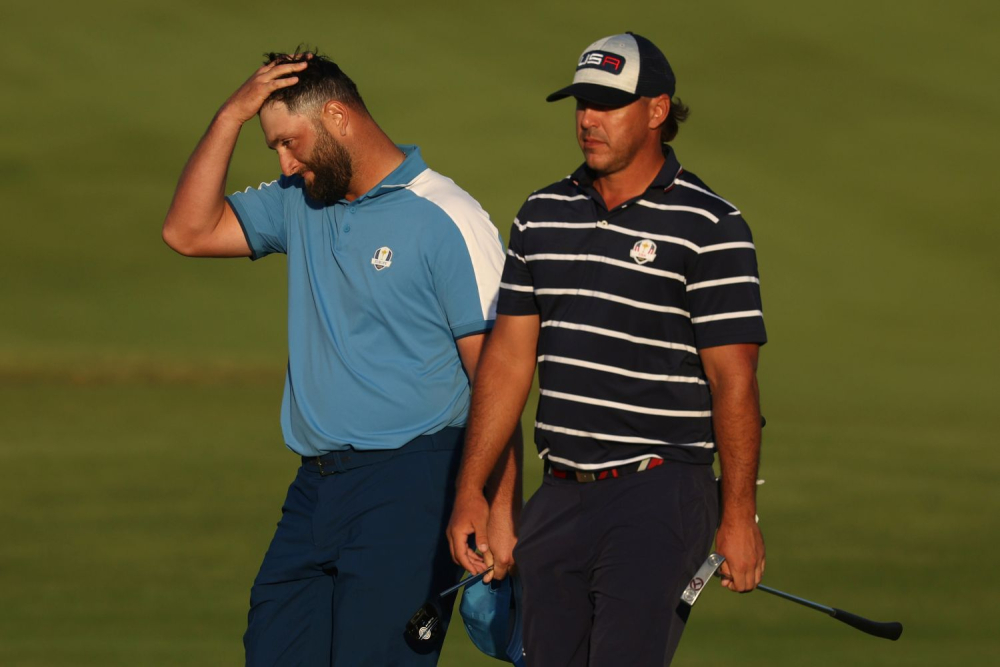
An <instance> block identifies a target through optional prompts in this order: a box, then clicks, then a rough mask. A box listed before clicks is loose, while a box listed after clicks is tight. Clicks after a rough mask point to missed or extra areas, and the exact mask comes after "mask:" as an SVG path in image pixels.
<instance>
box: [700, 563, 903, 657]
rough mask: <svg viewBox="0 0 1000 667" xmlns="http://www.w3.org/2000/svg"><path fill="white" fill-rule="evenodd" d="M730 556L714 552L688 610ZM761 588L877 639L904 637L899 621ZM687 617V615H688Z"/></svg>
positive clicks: (717, 575)
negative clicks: (872, 618)
mask: <svg viewBox="0 0 1000 667" xmlns="http://www.w3.org/2000/svg"><path fill="white" fill-rule="evenodd" d="M725 560H726V557H725V556H723V555H722V554H718V553H712V554H709V556H708V558H707V559H706V560H705V562H704V563H703V564H702V566H701V567H700V568H698V572H696V573H695V576H694V578H693V579H692V580H691V583H689V584H688V586H687V588H685V589H684V592H683V593H682V594H681V603H682V605H686V606H687V609H688V610H690V608H691V607H693V606H694V603H695V602H697V601H698V597H699V596H700V595H701V591H702V590H704V588H705V582H707V581H708V580H709V579H710V578H711V577H713V576H716V577H721V576H722V574H721V573H720V572H719V567H721V566H722V563H723V562H725ZM757 588H758V589H759V590H762V591H764V592H765V593H770V594H771V595H775V596H777V597H779V598H784V599H785V600H790V601H792V602H795V603H797V604H800V605H802V606H804V607H809V608H810V609H815V610H816V611H821V612H823V613H824V614H826V615H827V616H830V617H831V618H835V619H836V620H838V621H840V622H841V623H846V624H847V625H849V626H851V627H852V628H854V629H856V630H860V631H861V632H865V633H867V634H869V635H873V636H875V637H881V638H882V639H888V640H891V641H896V640H897V639H899V637H900V635H902V634H903V624H902V623H898V622H896V621H892V622H889V623H882V622H879V621H872V620H870V619H867V618H864V617H863V616H858V615H857V614H852V613H851V612H849V611H844V610H843V609H837V608H836V607H828V606H826V605H824V604H819V603H818V602H813V601H812V600H806V599H805V598H800V597H798V596H797V595H792V594H790V593H786V592H784V591H779V590H777V589H776V588H771V587H770V586H764V585H763V584H758V585H757ZM684 616H685V618H686V613H684Z"/></svg>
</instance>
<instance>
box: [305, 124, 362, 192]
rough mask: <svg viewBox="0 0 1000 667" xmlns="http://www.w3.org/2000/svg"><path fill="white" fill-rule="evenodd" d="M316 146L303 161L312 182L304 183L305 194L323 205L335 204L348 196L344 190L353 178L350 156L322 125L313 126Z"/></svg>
mask: <svg viewBox="0 0 1000 667" xmlns="http://www.w3.org/2000/svg"><path fill="white" fill-rule="evenodd" d="M315 127H316V143H315V144H314V145H313V151H312V155H310V156H309V159H308V160H305V161H303V163H302V164H303V166H304V167H305V169H306V170H307V171H311V172H312V174H313V178H312V180H311V181H309V180H306V182H305V189H306V194H307V195H309V198H310V199H313V200H315V201H318V202H322V203H323V204H326V205H330V204H335V203H337V202H338V201H340V200H341V199H343V198H344V197H345V196H346V195H347V189H348V187H349V186H350V184H351V178H352V177H353V176H354V165H353V163H352V161H351V155H350V153H348V152H347V149H345V148H344V147H343V146H341V145H340V143H339V142H338V141H337V140H336V139H334V138H333V135H331V134H330V133H329V132H327V130H326V128H325V127H323V125H322V123H315Z"/></svg>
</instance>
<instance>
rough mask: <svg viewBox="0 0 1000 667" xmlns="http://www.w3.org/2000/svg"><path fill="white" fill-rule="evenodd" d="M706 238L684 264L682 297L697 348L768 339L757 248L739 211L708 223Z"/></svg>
mask: <svg viewBox="0 0 1000 667" xmlns="http://www.w3.org/2000/svg"><path fill="white" fill-rule="evenodd" d="M709 229H710V232H709V234H710V236H709V237H708V239H707V242H705V243H703V245H701V247H700V248H699V249H698V252H697V255H696V257H695V258H694V260H693V261H692V262H690V263H689V265H688V271H687V276H686V279H687V285H686V292H687V301H688V307H689V310H690V313H691V323H692V325H693V326H694V333H695V344H696V346H697V347H698V348H699V349H700V348H706V347H715V346H718V345H734V344H738V343H757V344H759V345H763V344H764V343H766V342H767V333H766V332H765V330H764V313H763V307H762V305H761V298H760V277H759V275H758V272H757V252H756V248H755V246H754V243H753V236H752V235H751V233H750V227H749V226H748V225H747V223H746V222H745V221H744V220H743V217H742V216H740V215H738V214H731V215H726V216H722V217H721V218H720V219H719V222H717V223H714V224H712V225H711V226H710V228H709Z"/></svg>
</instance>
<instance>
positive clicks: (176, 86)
mask: <svg viewBox="0 0 1000 667" xmlns="http://www.w3.org/2000/svg"><path fill="white" fill-rule="evenodd" d="M627 29H631V30H635V31H637V32H640V33H642V34H645V35H646V36H648V37H650V38H652V39H653V40H654V41H655V42H657V43H658V44H659V45H660V46H661V47H662V48H663V49H664V50H665V51H666V52H667V54H668V56H669V57H670V59H671V61H672V63H673V65H674V68H675V70H676V72H677V74H678V78H679V86H678V91H679V94H680V95H681V97H682V98H683V99H684V100H685V101H686V102H687V103H688V104H690V105H691V108H692V110H693V113H692V116H691V120H690V121H689V123H688V124H687V125H686V126H684V127H683V128H682V132H681V135H680V137H679V139H678V141H677V142H676V148H677V151H678V153H679V156H680V158H681V160H682V162H683V164H684V165H685V166H686V167H688V168H689V169H691V170H692V171H695V172H696V173H698V174H699V175H700V176H702V177H703V178H704V179H705V180H706V181H708V182H709V183H710V184H711V185H712V186H713V187H714V188H715V189H716V190H717V191H718V192H719V193H721V194H722V195H723V196H725V197H727V198H730V199H732V200H733V201H735V202H736V203H737V204H738V205H739V206H740V207H741V208H742V210H743V211H744V213H745V215H746V218H747V219H748V220H749V222H750V224H751V226H752V228H753V230H754V233H755V237H756V241H757V245H758V252H759V260H760V266H761V275H762V280H763V294H764V301H765V309H766V317H767V323H768V331H769V334H770V343H769V345H768V346H767V347H766V348H765V349H764V351H763V353H762V367H761V372H760V376H761V386H762V395H763V405H764V411H765V414H766V415H767V417H768V421H769V424H768V427H767V429H766V434H765V453H764V460H763V468H762V476H763V477H765V478H766V479H767V484H766V485H765V486H764V487H763V488H762V490H761V492H760V513H761V515H762V526H763V529H764V532H765V536H766V538H767V546H768V573H767V581H768V583H770V584H772V585H774V586H777V587H779V588H785V589H788V590H790V591H793V592H796V593H798V594H800V595H804V596H806V597H811V598H813V599H817V600H820V601H823V602H826V603H828V604H832V605H835V606H840V607H844V608H847V609H849V610H852V611H855V612H857V613H861V614H865V615H868V616H871V617H873V618H875V619H882V620H895V619H898V620H901V621H902V622H903V623H904V624H905V626H906V631H905V633H904V635H903V638H902V640H901V641H900V642H898V643H889V642H885V641H882V640H877V639H874V638H871V637H868V636H866V635H863V634H861V633H858V632H855V631H853V630H851V629H849V628H847V627H846V626H842V625H840V624H838V623H835V622H833V621H831V620H829V619H825V618H823V617H822V616H820V615H819V614H816V613H813V612H809V611H807V610H805V609H802V608H799V607H796V606H794V605H791V604H789V603H786V602H782V601H779V600H776V599H774V598H770V597H768V596H765V595H764V594H761V593H754V594H750V595H747V596H737V595H733V594H729V593H728V592H726V591H723V590H721V589H713V590H710V591H708V592H707V593H706V594H705V595H704V596H703V598H702V601H701V602H700V603H699V607H698V609H697V610H696V613H695V615H694V616H693V618H692V622H691V624H690V626H689V629H688V632H687V635H686V638H685V641H684V643H683V644H682V646H681V649H680V651H679V653H678V656H677V659H676V662H675V664H678V665H692V666H694V665H731V664H740V665H831V666H832V665H941V664H950V663H958V664H973V663H974V664H993V663H995V662H1000V642H998V640H997V638H996V633H995V627H996V621H995V619H994V618H993V614H994V612H995V611H996V610H997V607H998V587H997V585H996V583H995V579H996V577H995V575H994V573H993V570H994V567H993V562H992V561H993V558H994V556H995V554H996V552H997V549H998V547H1000V537H998V531H997V527H998V526H997V523H998V522H997V516H998V514H1000V493H998V491H997V484H998V480H1000V453H998V452H997V451H996V446H997V444H998V438H997V433H998V426H1000V419H998V410H997V409H996V406H995V403H996V402H997V398H998V391H997V389H998V387H997V384H998V383H997V376H998V372H1000V363H998V360H1000V355H998V354H997V335H996V331H997V328H998V326H1000V312H998V310H1000V309H998V286H1000V271H998V262H997V260H996V259H995V253H996V249H997V247H998V241H1000V231H998V225H997V222H998V213H1000V197H998V194H997V192H998V188H997V175H998V171H997V169H996V166H995V164H996V162H995V161H996V155H997V153H998V149H1000V142H998V136H1000V134H998V132H997V119H998V118H1000V94H998V89H997V86H996V83H995V79H996V64H997V62H998V57H1000V47H998V42H997V39H996V35H997V33H998V29H1000V5H998V4H997V3H995V2H991V1H989V0H982V1H980V2H973V1H971V0H956V1H953V2H948V3H945V2H934V1H930V0H920V1H916V2H903V1H901V0H900V1H889V0H868V1H866V2H861V1H858V0H845V1H844V2H839V3H803V2H793V1H791V0H780V1H774V2H767V1H765V2H760V3H748V2H735V1H729V2H696V3H693V2H684V3H680V2H667V1H663V2H635V1H632V0H623V1H621V2H615V3H598V2H590V1H583V0H581V1H579V2H573V3H528V2H521V1H512V2H504V3H495V4H488V3H458V2H454V3H401V2H383V3H367V4H363V3H352V4H351V5H350V6H347V5H346V4H343V3H331V2H323V3H321V2H312V1H308V2H299V3H289V4H286V5H282V4H280V3H265V2H259V1H249V0H246V1H242V2H211V1H209V2H190V1H187V0H181V1H175V2H172V3H162V2H156V3H153V2H124V1H121V2H117V1H114V0H97V1H96V2H93V3H85V4H80V3H68V2H55V3H16V4H14V3H8V4H7V5H5V7H4V10H3V19H2V27H0V37H2V39H0V54H2V60H0V61H2V62H3V70H4V75H3V92H2V95H0V204H2V208H0V211H2V213H0V217H2V227H0V230H2V234H3V240H4V246H5V249H6V251H5V252H4V255H3V258H2V259H0V286H2V287H0V290H2V291H0V295H2V296H0V399H2V400H0V665H26V666H27V665H230V664H238V663H239V662H240V661H241V660H242V646H241V643H240V637H241V633H242V631H243V625H244V618H245V610H246V607H247V597H248V590H249V585H250V582H251V580H252V578H253V575H254V573H255V571H256V567H257V565H258V564H259V560H260V557H261V555H262V553H263V550H264V548H265V546H266V544H267V542H268V540H269V538H270V535H271V531H272V529H273V525H274V522H275V521H276V520H277V518H278V513H279V507H280V503H281V499H282V497H283V493H284V489H285V487H286V485H287V483H288V481H289V480H290V478H291V476H292V473H293V469H294V466H295V463H296V462H295V459H294V457H293V456H292V455H290V454H289V453H288V452H287V451H286V450H285V449H284V447H283V446H282V444H281V441H280V432H279V428H278V422H277V417H278V404H279V400H280V393H281V386H282V372H283V359H284V356H285V352H284V345H285V339H284V328H285V322H284V306H285V281H284V262H283V259H281V258H272V259H268V260H266V261H263V262H260V263H257V264H253V265H251V263H250V262H246V261H207V260H189V259H184V258H181V257H179V256H176V255H174V254H172V253H171V252H170V251H169V250H168V249H167V248H166V247H165V246H164V245H163V244H162V243H161V242H160V239H159V227H160V222H161V220H162V217H163V214H164V212H165V211H166V209H167V206H168V204H169V201H170V197H171V194H172V191H173V186H174V183H175V180H176V178H177V175H178V174H179V172H180V169H181V167H182V166H183V164H184V161H185V159H186V157H187V155H188V154H189V152H190V150H191V149H192V148H193V146H194V144H195V142H196V141H197V139H198V137H199V136H200V134H201V132H202V131H203V130H204V128H205V127H206V125H207V124H208V122H209V119H210V118H211V116H212V114H213V113H214V111H215V110H216V109H217V107H218V106H219V105H220V104H221V103H222V102H223V101H224V100H225V98H226V97H227V96H228V95H229V93H230V92H231V91H232V90H233V89H235V87H236V86H238V85H239V84H240V83H241V82H242V81H243V80H244V79H245V78H246V76H247V75H248V74H249V73H250V72H251V71H252V70H253V69H254V68H255V67H256V65H257V64H258V62H259V59H260V55H261V53H262V52H264V51H267V50H271V49H279V50H280V49H288V48H291V47H294V46H295V45H296V44H297V43H300V42H309V43H312V44H315V45H318V46H319V47H320V48H321V49H322V50H323V51H325V52H326V53H329V54H330V55H332V56H333V57H334V58H335V59H337V60H338V61H339V62H340V63H341V64H342V65H343V66H344V67H345V69H346V70H347V71H348V72H349V73H351V75H352V76H353V77H354V78H355V79H356V80H357V81H358V82H359V85H360V88H361V91H362V93H363V94H364V95H365V97H366V99H367V101H368V103H369V106H370V108H371V109H372V111H373V113H374V114H375V116H376V117H377V119H378V120H379V121H380V122H381V123H382V124H383V126H384V128H385V129H386V130H387V131H388V132H389V134H390V135H391V136H392V137H393V138H394V139H396V140H397V141H400V142H414V143H419V144H421V145H422V146H423V148H424V155H425V157H426V159H427V161H428V162H429V163H430V164H431V165H432V166H433V167H434V168H436V169H437V170H439V171H441V172H443V173H445V174H447V175H450V176H452V177H453V178H454V179H455V180H456V181H457V182H458V183H459V184H460V185H461V186H463V187H464V188H466V189H467V190H469V191H470V192H471V193H472V194H473V195H474V196H476V197H477V198H478V199H479V200H480V201H481V202H482V203H483V205H484V206H485V207H486V208H487V210H489V211H490V212H491V213H492V215H493V219H494V220H495V221H496V223H497V225H498V226H499V227H500V228H501V229H502V230H503V231H504V232H505V233H506V231H507V229H508V227H509V224H510V220H511V219H512V217H513V215H514V213H515V211H516V210H517V208H518V206H519V205H520V203H521V202H522V201H523V198H524V197H525V196H526V195H527V194H528V193H529V192H530V191H531V190H533V189H535V188H538V187H540V186H542V185H544V184H547V183H549V182H551V181H553V180H556V179H558V178H560V177H561V176H563V175H564V174H566V173H568V172H569V171H570V170H571V169H572V168H573V167H574V166H575V165H576V164H577V163H578V162H579V159H580V156H579V153H578V150H577V148H576V146H575V143H574V140H573V127H572V105H571V104H570V103H562V104H553V105H547V104H545V103H544V101H543V98H544V96H545V94H547V93H548V92H551V91H552V90H554V89H555V88H557V87H560V86H562V85H564V84H565V82H566V81H568V80H569V78H570V77H571V75H572V70H573V66H574V64H575V60H574V59H575V58H576V57H577V55H578V53H579V52H580V51H581V50H582V49H583V47H584V46H586V45H587V44H588V43H589V42H591V41H592V40H594V39H596V38H598V37H600V36H603V35H606V34H610V33H613V32H619V31H623V30H627ZM277 171H278V165H277V162H276V160H275V159H274V157H273V154H271V153H270V152H269V151H267V150H266V148H265V147H264V145H263V142H262V140H261V137H260V133H259V130H258V129H257V128H256V127H255V126H253V125H251V126H248V127H247V128H246V130H245V132H244V135H243V137H242V138H241V141H240V145H239V147H238V150H237V154H236V156H235V159H234V162H233V166H232V169H231V172H230V183H231V186H232V188H231V189H237V188H242V187H245V186H246V185H256V184H257V183H258V182H260V181H263V180H270V179H271V178H272V177H273V176H274V175H275V174H276V173H277ZM530 412H532V410H529V413H530ZM530 419H531V414H527V415H526V419H525V421H526V423H530ZM538 479H539V478H538V466H537V462H535V461H534V459H533V458H532V461H531V462H529V465H528V471H527V483H526V487H527V488H526V492H527V493H530V492H531V491H533V490H534V489H535V488H536V487H537V485H538ZM637 578H641V574H637ZM990 627H993V628H994V631H991V630H990V629H989V628H990ZM442 664H443V665H449V666H458V665H487V664H499V663H494V662H493V661H491V660H490V659H489V658H485V657H482V656H480V655H479V654H477V652H476V651H475V649H473V648H471V646H470V645H469V644H468V642H467V640H466V639H465V638H464V633H463V632H462V631H461V629H459V628H456V631H455V632H453V633H452V634H451V635H450V637H449V643H448V646H447V647H446V652H445V654H444V658H443V660H442Z"/></svg>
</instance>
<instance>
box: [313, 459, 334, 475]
mask: <svg viewBox="0 0 1000 667" xmlns="http://www.w3.org/2000/svg"><path fill="white" fill-rule="evenodd" d="M316 466H317V467H319V476H320V477H329V476H330V475H335V474H336V473H337V471H336V470H330V471H329V472H328V471H326V470H323V458H322V457H320V456H317V457H316Z"/></svg>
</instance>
